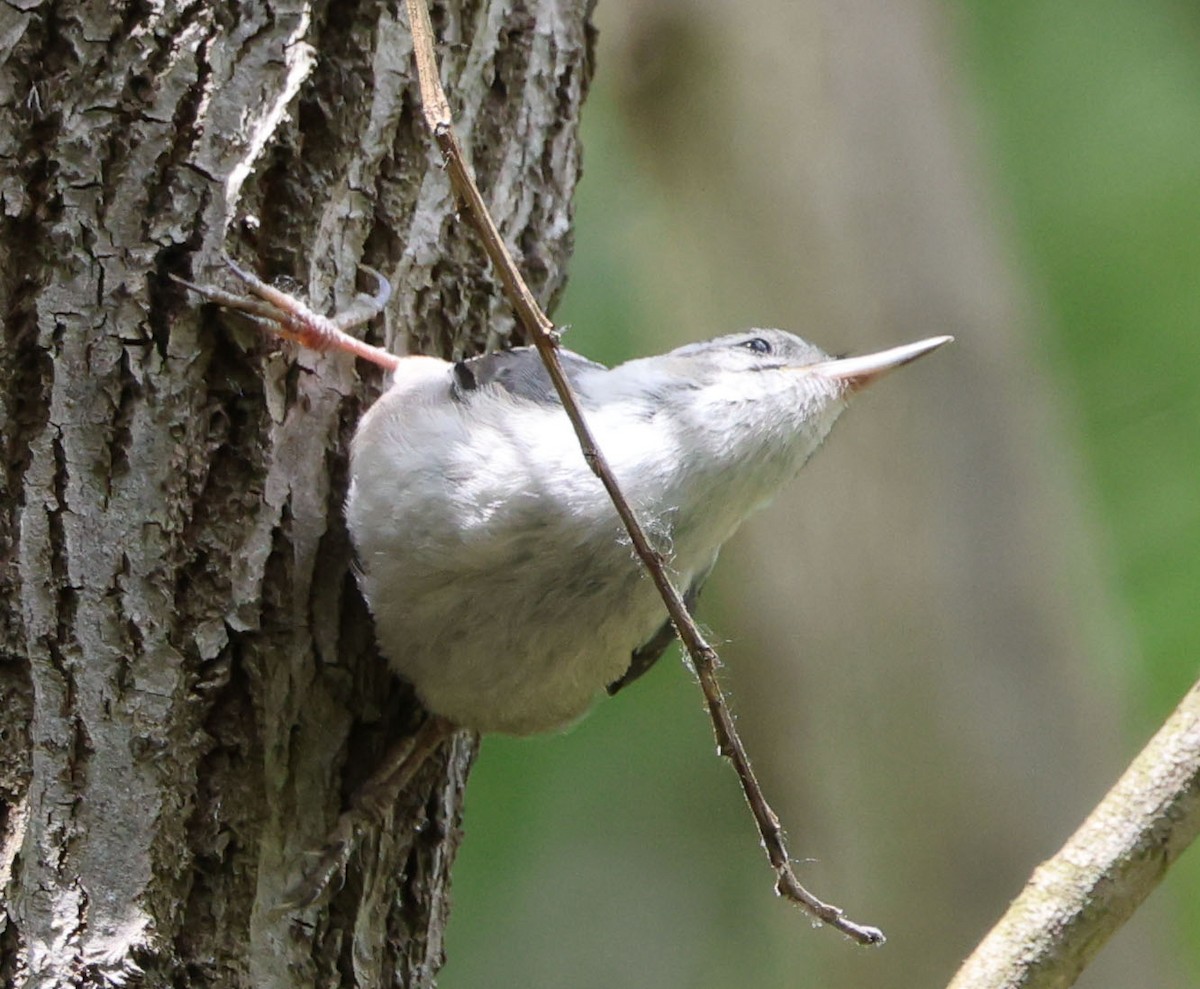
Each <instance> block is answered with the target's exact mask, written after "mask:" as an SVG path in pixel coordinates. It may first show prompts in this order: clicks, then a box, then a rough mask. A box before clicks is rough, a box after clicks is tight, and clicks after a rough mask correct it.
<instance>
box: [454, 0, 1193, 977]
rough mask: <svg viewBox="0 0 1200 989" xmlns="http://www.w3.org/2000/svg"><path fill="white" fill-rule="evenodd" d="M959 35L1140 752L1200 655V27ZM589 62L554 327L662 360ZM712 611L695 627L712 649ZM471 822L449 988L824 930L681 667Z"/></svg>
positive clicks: (1183, 917)
mask: <svg viewBox="0 0 1200 989" xmlns="http://www.w3.org/2000/svg"><path fill="white" fill-rule="evenodd" d="M943 12H944V13H945V14H946V15H947V17H948V23H949V25H950V27H951V28H953V31H952V32H949V33H947V43H954V44H958V45H959V46H960V52H959V58H960V61H961V72H960V75H961V77H962V78H963V79H966V80H968V81H969V82H970V84H971V86H972V87H973V91H972V92H971V93H969V94H965V96H966V98H965V100H964V102H965V103H967V104H968V113H970V114H971V115H972V116H973V117H974V118H976V119H977V121H978V122H979V123H980V129H981V130H982V133H983V135H984V140H983V142H982V147H981V148H980V149H977V150H976V152H975V155H976V157H977V158H978V159H979V160H981V161H983V162H985V163H986V165H985V171H986V172H987V173H988V179H989V180H990V182H991V183H992V184H993V186H994V188H995V189H996V190H997V192H998V195H997V197H996V199H997V200H999V201H1002V202H1005V203H1006V204H1007V206H1006V207H1005V209H1004V211H1003V213H1004V214H1005V215H1004V216H1002V217H1001V219H1000V222H1001V225H1002V227H1003V228H1004V229H1002V231H1001V234H1002V236H1004V237H1007V238H1008V239H1009V242H1010V244H1011V245H1012V246H1013V247H1014V248H1015V251H1016V258H1015V263H1016V266H1017V267H1018V268H1019V270H1020V272H1021V275H1022V277H1023V278H1024V279H1025V281H1026V283H1027V285H1028V286H1029V287H1030V290H1031V292H1032V295H1033V297H1034V299H1035V300H1036V302H1037V305H1038V307H1039V309H1040V312H1039V314H1038V315H1039V325H1040V326H1041V327H1042V328H1043V329H1044V330H1045V333H1046V336H1045V337H1044V339H1042V340H1040V341H1038V351H1037V353H1038V356H1040V357H1041V358H1042V359H1044V360H1046V361H1047V362H1049V364H1050V365H1051V370H1052V375H1053V378H1054V380H1055V382H1056V384H1057V385H1058V386H1059V388H1060V402H1059V407H1060V409H1061V410H1062V411H1063V413H1064V414H1065V415H1066V416H1067V417H1068V418H1069V419H1071V420H1073V424H1074V428H1075V431H1076V434H1077V437H1078V439H1079V442H1080V444H1081V453H1082V458H1083V462H1084V464H1085V468H1086V470H1087V471H1088V477H1087V479H1086V480H1087V483H1088V488H1087V490H1086V491H1085V492H1084V495H1085V497H1088V498H1090V499H1092V501H1093V502H1094V505H1093V506H1092V507H1093V508H1094V510H1095V513H1096V514H1098V515H1099V517H1100V520H1101V523H1102V526H1103V529H1104V531H1105V533H1106V534H1107V535H1108V537H1109V538H1110V540H1111V545H1110V547H1108V548H1107V552H1106V553H1102V554H1101V555H1102V556H1106V557H1107V558H1108V559H1107V560H1106V562H1108V563H1109V564H1110V565H1111V567H1112V570H1113V573H1114V574H1115V578H1114V579H1115V581H1116V583H1117V585H1118V586H1117V594H1116V595H1115V597H1116V600H1118V601H1119V603H1120V604H1121V605H1122V606H1123V607H1125V608H1127V609H1128V612H1129V616H1130V619H1129V620H1130V622H1131V623H1132V625H1133V627H1134V629H1135V632H1136V646H1137V650H1138V651H1137V654H1136V655H1134V656H1130V657H1128V659H1127V661H1128V662H1129V663H1130V664H1137V668H1136V670H1135V671H1134V674H1133V675H1131V676H1130V677H1129V679H1128V682H1129V683H1131V684H1132V685H1133V686H1134V689H1136V690H1137V691H1138V692H1139V697H1138V698H1137V703H1136V705H1135V707H1134V718H1135V723H1133V724H1131V725H1129V740H1130V741H1129V753H1130V755H1132V753H1133V752H1134V751H1136V748H1137V747H1138V746H1140V744H1141V742H1142V741H1143V740H1144V739H1145V738H1146V737H1147V736H1148V735H1149V733H1150V732H1151V731H1152V730H1153V729H1154V728H1155V727H1156V726H1157V724H1158V723H1159V722H1160V721H1161V719H1162V717H1163V715H1165V713H1166V712H1167V711H1168V710H1169V709H1170V708H1171V707H1172V706H1173V705H1174V703H1175V702H1176V701H1177V699H1178V698H1179V697H1180V696H1181V695H1182V693H1183V692H1184V690H1185V689H1186V688H1187V685H1188V684H1189V683H1190V682H1191V680H1192V679H1193V678H1194V677H1195V675H1196V660H1195V657H1196V656H1197V655H1200V622H1198V621H1197V619H1196V614H1197V606H1196V598H1197V589H1200V388H1198V387H1197V385H1196V376H1197V369H1198V368H1200V332H1198V330H1197V324H1198V322H1200V278H1197V277H1196V274H1195V272H1196V271H1197V269H1198V268H1200V257H1198V255H1200V229H1198V228H1200V166H1198V163H1200V14H1198V13H1197V10H1196V8H1195V7H1194V6H1192V5H1188V4H1184V3H1179V2H1173V0H1143V2H1140V3H1135V2H1133V0H1097V2H1095V3H1090V4H1085V5H1080V4H1074V5H1073V4H1067V3H1062V2H1058V3H1054V2H1050V0H1010V2H1008V3H1002V4H997V3H992V2H990V0H967V2H966V3H962V4H954V5H946V7H945V8H944V9H943ZM600 56H601V57H600V65H601V75H600V80H599V84H598V86H597V90H596V92H595V93H594V94H593V96H592V98H591V100H590V102H589V104H588V107H587V110H586V113H585V120H584V131H585V135H584V141H585V148H586V157H585V165H586V176H585V179H584V181H583V183H582V185H581V186H580V190H579V200H578V210H577V221H578V222H577V234H576V236H577V250H576V258H575V262H574V265H573V274H572V281H571V285H570V288H569V290H568V293H567V296H566V299H565V302H564V305H563V306H562V308H561V310H560V311H559V312H558V313H557V314H556V318H557V319H558V321H559V322H560V323H564V324H569V325H570V329H569V331H568V336H567V338H566V343H567V345H568V346H569V347H571V348H572V349H575V350H579V351H581V352H583V353H586V354H588V355H589V356H591V357H594V358H597V359H601V360H605V361H609V362H613V361H617V360H620V359H622V358H624V357H626V356H630V355H631V352H633V351H636V352H638V353H645V352H649V351H652V350H653V349H655V346H656V345H655V343H654V342H653V327H655V326H658V325H660V324H661V323H662V322H663V321H664V320H666V319H669V312H666V311H663V309H662V307H663V306H664V303H663V302H662V301H661V300H659V299H658V297H657V296H656V294H655V292H654V286H653V285H650V284H648V283H647V282H646V281H645V279H646V278H647V277H648V276H647V275H645V274H644V273H643V272H642V271H641V270H640V269H639V268H638V266H637V265H636V264H635V263H633V262H632V261H631V258H633V257H635V256H636V253H637V252H636V251H634V250H633V249H632V245H633V244H635V243H636V242H638V241H641V240H644V239H646V238H648V237H658V236H661V233H655V232H653V231H654V230H655V218H654V213H655V209H656V207H655V203H654V189H653V187H651V186H650V185H649V184H648V183H649V180H646V179H643V178H642V177H640V176H639V174H638V171H637V169H636V167H635V166H634V164H633V161H634V156H633V155H632V154H631V150H630V149H629V148H628V147H626V146H625V138H624V135H623V131H622V122H621V120H620V119H619V116H618V114H617V112H616V109H615V107H614V105H613V103H612V101H611V100H610V99H608V98H607V97H606V92H605V90H606V86H605V83H604V67H605V64H606V60H605V57H604V41H603V40H602V41H601V46H600ZM644 153H645V151H644V149H643V155H644ZM663 249H669V245H665V246H664V248H663ZM647 328H651V329H649V330H648V329H647ZM715 607H717V608H719V603H718V602H714V601H707V602H706V603H705V609H704V611H703V613H702V617H707V618H708V620H709V621H713V622H714V624H717V625H718V627H720V624H719V623H717V622H716V621H715V619H713V617H712V615H713V614H714V613H715ZM680 822H685V824H684V825H681V824H680ZM685 825H686V826H685ZM465 826H466V829H467V838H466V841H465V843H464V845H463V847H462V851H461V853H460V857H459V861H458V863H457V865H456V868H455V874H454V890H455V905H454V913H453V917H452V923H451V929H450V936H449V944H448V954H449V963H448V965H447V967H446V969H445V970H444V972H443V975H442V977H441V984H442V985H443V986H444V987H448V989H459V987H483V986H508V985H521V986H526V987H550V986H567V985H569V986H571V987H572V989H587V987H590V986H597V987H599V986H605V987H608V986H613V985H618V986H623V985H643V986H655V987H667V986H673V985H678V986H689V987H697V986H699V987H705V986H712V987H718V986H720V987H727V986H730V985H756V986H759V985H761V986H773V985H782V984H787V983H791V982H793V981H794V979H795V973H796V970H797V969H796V964H797V963H796V960H795V957H794V956H795V955H796V953H797V946H796V939H797V937H800V936H803V935H804V934H806V933H807V931H806V930H805V929H804V923H803V921H802V920H801V919H799V918H798V917H797V916H796V914H795V913H794V912H793V911H791V910H790V909H788V908H786V907H784V906H783V905H782V904H780V903H778V902H777V901H776V900H775V899H774V898H773V897H772V896H771V894H770V881H771V880H770V874H769V872H768V871H767V869H766V867H765V865H764V863H763V862H762V861H760V850H759V848H758V847H757V842H756V841H755V838H754V836H753V834H752V830H751V824H750V821H749V818H748V817H747V816H746V814H745V811H744V808H743V806H742V804H741V801H740V796H739V795H738V793H737V790H736V785H735V783H734V780H733V777H732V774H731V773H729V772H728V770H727V768H726V767H725V766H724V765H723V764H722V763H721V761H720V760H718V759H717V758H715V756H714V755H713V744H712V737H711V733H710V730H709V728H708V725H707V721H706V719H705V717H704V714H703V712H702V710H701V703H700V697H699V692H698V691H697V690H696V688H695V686H694V685H693V684H692V683H691V678H690V676H688V675H686V674H684V673H683V672H682V671H681V670H680V668H679V662H678V659H677V656H676V654H675V653H672V654H670V655H669V656H668V657H667V658H665V659H664V660H663V662H662V663H660V664H659V666H658V668H656V669H655V670H654V671H652V673H651V674H650V675H649V676H647V677H646V679H645V681H644V682H642V683H639V684H638V685H637V686H636V687H635V688H634V689H631V690H630V691H628V692H627V693H626V694H623V695H622V696H620V697H618V698H616V699H614V700H611V701H607V702H604V703H602V704H601V705H600V707H599V708H598V709H597V710H596V711H595V712H594V713H593V714H592V715H590V716H589V718H588V719H587V720H585V721H584V722H583V723H581V724H580V725H578V726H576V727H575V728H574V729H572V730H571V731H569V732H567V733H566V734H564V735H562V736H557V737H548V738H538V739H531V740H521V741H518V740H511V739H502V738H489V739H487V740H486V741H485V743H484V745H483V753H482V756H481V758H480V760H479V764H478V766H477V767H476V770H475V772H474V776H473V779H472V781H471V786H470V788H469V791H468V795H467V812H466V822H465ZM1063 837H1064V838H1065V835H1064V836H1063ZM1029 864H1030V867H1031V868H1032V866H1033V865H1034V864H1035V863H1033V862H1030V863H1029ZM651 876H652V877H653V881H650V879H649V878H648V877H651ZM639 880H642V881H639ZM813 885H814V888H816V889H817V891H818V892H824V890H823V889H822V888H821V886H820V884H819V883H818V882H817V881H816V880H814V882H813ZM1197 891H1200V861H1198V860H1197V855H1196V853H1195V852H1192V853H1190V855H1188V856H1185V858H1184V860H1183V861H1182V863H1181V865H1180V867H1179V868H1177V869H1176V871H1175V873H1174V874H1173V875H1172V876H1171V877H1170V879H1169V880H1168V882H1167V885H1166V888H1165V889H1164V890H1163V891H1161V892H1160V893H1159V894H1157V895H1158V896H1168V897H1171V898H1172V900H1173V910H1172V911H1171V912H1170V915H1171V917H1172V922H1173V923H1174V924H1175V925H1176V927H1175V930H1174V932H1173V934H1174V936H1173V938H1171V940H1172V941H1173V943H1174V944H1176V945H1178V946H1179V947H1180V950H1181V952H1183V953H1185V954H1187V953H1190V958H1188V959H1187V962H1188V964H1189V966H1190V969H1189V971H1190V973H1191V980H1190V981H1191V984H1200V935H1198V934H1197V932H1200V895H1198V893H1197ZM999 906H1000V904H997V909H998V908H999ZM859 919H863V920H869V921H883V920H885V919H886V918H879V917H862V918H859ZM885 926H886V925H885ZM710 942H711V943H710ZM717 942H719V944H718V943H717ZM847 957H848V958H849V955H848V956H847ZM855 957H856V958H857V957H858V956H857V955H856V956H855ZM856 963H857V962H856ZM818 964H819V963H818ZM810 974H811V975H812V976H813V979H812V984H820V982H821V980H820V976H821V973H820V972H819V971H816V972H811V973H810ZM948 975H949V973H947V976H948ZM864 984H868V982H864ZM869 984H874V985H881V984H883V983H882V982H880V981H870V982H869Z"/></svg>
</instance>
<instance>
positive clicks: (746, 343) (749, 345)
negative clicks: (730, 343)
mask: <svg viewBox="0 0 1200 989" xmlns="http://www.w3.org/2000/svg"><path fill="white" fill-rule="evenodd" d="M741 346H743V347H745V348H746V349H747V350H749V351H752V352H753V353H756V354H769V353H770V352H771V344H770V343H768V342H767V341H766V340H764V339H763V338H762V337H753V338H752V339H750V340H743V341H742V343H741Z"/></svg>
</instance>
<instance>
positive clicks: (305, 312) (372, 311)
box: [171, 258, 400, 371]
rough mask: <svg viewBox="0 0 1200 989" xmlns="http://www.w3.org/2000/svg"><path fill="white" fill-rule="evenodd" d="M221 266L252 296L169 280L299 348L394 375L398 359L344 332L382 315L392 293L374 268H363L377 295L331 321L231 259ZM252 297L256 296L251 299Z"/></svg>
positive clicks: (385, 280)
mask: <svg viewBox="0 0 1200 989" xmlns="http://www.w3.org/2000/svg"><path fill="white" fill-rule="evenodd" d="M225 263H226V264H228V265H229V267H230V269H231V270H232V271H233V273H234V274H235V275H237V276H238V278H240V279H241V280H242V281H243V282H245V284H246V287H247V288H248V289H249V290H250V292H251V293H253V295H252V296H244V295H234V294H232V293H230V292H225V291H222V290H221V289H217V288H211V287H209V286H206V285H196V284H195V283H193V282H189V281H186V280H184V279H182V278H179V277H178V276H176V275H172V276H171V277H172V278H174V279H175V281H177V282H179V283H180V284H181V285H186V286H187V287H188V288H190V289H191V290H192V291H193V292H196V293H198V294H199V295H202V296H204V297H205V298H206V299H208V300H209V301H210V302H215V303H216V304H217V305H219V306H225V307H226V308H227V309H235V310H237V311H238V312H243V313H245V314H246V315H248V316H249V317H250V318H251V319H253V320H254V321H255V322H256V323H259V324H262V325H264V326H266V327H267V328H268V329H270V330H271V331H272V332H274V333H278V334H279V335H280V336H282V337H286V338H287V339H288V340H294V341H295V342H296V343H298V344H300V345H301V346H303V347H308V348H310V349H312V350H321V351H324V350H345V351H348V352H349V353H351V354H354V355H355V356H357V357H361V358H363V359H364V360H368V361H371V362H372V363H373V364H378V365H379V366H380V367H383V368H387V369H388V370H389V371H390V370H395V368H396V367H397V365H399V363H400V358H399V357H397V356H396V355H395V354H392V353H389V352H388V351H386V350H384V349H383V348H382V347H373V346H372V345H371V344H369V343H364V342H363V341H362V340H359V339H358V338H357V337H352V336H351V335H350V334H349V333H347V332H346V331H347V330H349V329H351V328H352V327H355V326H361V325H362V324H363V323H366V322H368V321H369V320H371V319H373V318H374V317H375V316H377V315H379V313H380V312H382V311H383V307H384V306H385V305H387V301H388V298H389V297H390V296H391V293H392V289H391V286H390V285H389V284H388V281H387V279H386V278H384V277H383V275H381V274H380V273H379V272H378V271H376V270H375V269H373V268H367V266H366V265H362V267H363V268H364V269H365V270H366V271H367V272H368V273H369V274H371V275H373V276H374V277H375V279H376V281H377V282H378V283H379V284H378V287H377V289H376V291H375V294H374V295H373V296H372V297H371V298H370V299H369V300H367V301H366V302H364V303H362V304H360V305H357V306H355V307H354V308H353V309H349V310H347V311H346V312H343V313H339V314H338V315H336V316H333V317H332V318H330V317H326V316H322V315H321V314H320V313H316V312H313V311H312V310H311V309H309V308H308V306H306V305H305V304H304V303H303V302H301V301H300V300H299V299H297V298H295V297H294V296H291V295H288V293H286V292H281V291H280V290H279V289H277V288H274V287H273V286H271V285H268V284H267V283H266V282H264V281H263V280H262V279H261V278H259V277H258V276H257V275H254V274H252V273H251V272H249V271H247V270H246V269H245V268H242V267H240V266H239V265H237V264H235V263H234V262H233V261H232V260H230V259H229V258H226V259H225ZM253 296H257V298H254V297H253Z"/></svg>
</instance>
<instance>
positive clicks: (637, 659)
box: [608, 560, 716, 697]
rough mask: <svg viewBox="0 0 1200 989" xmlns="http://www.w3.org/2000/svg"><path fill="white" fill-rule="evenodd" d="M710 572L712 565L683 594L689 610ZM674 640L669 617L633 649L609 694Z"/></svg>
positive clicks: (626, 683)
mask: <svg viewBox="0 0 1200 989" xmlns="http://www.w3.org/2000/svg"><path fill="white" fill-rule="evenodd" d="M715 563H716V560H713V564H715ZM710 573H712V565H710V566H709V568H708V569H707V570H705V571H704V573H702V574H700V576H698V577H697V578H696V579H695V580H693V581H692V586H691V587H689V588H688V589H687V593H686V594H685V595H684V596H683V603H684V604H685V605H687V610H688V611H689V612H693V611H695V609H696V602H697V601H698V600H699V598H700V591H701V590H702V589H703V587H704V582H705V581H706V580H707V579H708V575H709V574H710ZM674 641H675V626H674V625H672V624H671V619H669V618H668V619H667V620H666V621H665V622H663V623H662V625H660V626H659V629H658V631H657V632H655V633H654V634H653V635H652V636H650V638H649V639H648V640H647V641H646V642H644V643H643V644H642V645H640V646H638V647H637V648H636V649H635V650H634V651H633V655H632V656H630V658H629V669H627V670H626V671H625V672H624V673H622V674H621V677H620V679H618V680H614V681H613V682H612V683H610V684H609V685H608V696H609V697H612V696H613V695H614V694H615V693H616V692H617V691H618V690H623V689H624V688H625V687H628V686H629V685H630V684H631V683H633V681H634V680H636V679H637V678H638V677H640V676H641V675H642V674H643V673H645V672H646V671H647V670H649V669H650V667H651V666H653V665H654V664H655V663H657V662H658V661H659V660H660V659H661V658H662V654H663V653H665V652H666V651H667V648H668V647H669V646H670V645H671V643H672V642H674Z"/></svg>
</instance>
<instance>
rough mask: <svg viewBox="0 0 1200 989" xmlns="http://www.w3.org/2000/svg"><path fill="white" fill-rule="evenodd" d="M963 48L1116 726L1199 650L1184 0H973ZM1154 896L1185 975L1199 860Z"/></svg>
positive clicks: (1191, 168)
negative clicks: (1079, 514)
mask: <svg viewBox="0 0 1200 989" xmlns="http://www.w3.org/2000/svg"><path fill="white" fill-rule="evenodd" d="M958 12H959V14H960V15H961V19H960V21H959V26H960V27H961V28H962V32H961V38H962V40H963V41H964V42H965V48H964V53H965V58H964V62H965V65H966V68H967V69H968V71H969V72H970V73H971V74H972V75H973V78H974V83H975V94H974V95H975V97H976V99H977V101H978V104H979V106H980V107H981V109H982V114H981V117H982V119H983V121H984V123H985V129H987V130H988V140H987V149H986V151H985V154H986V156H987V157H988V158H989V159H990V161H991V163H992V178H993V180H994V181H995V182H996V183H997V185H998V186H999V187H1000V190H1001V192H1002V193H1003V195H1004V197H1005V198H1006V200H1007V201H1008V202H1009V203H1011V204H1012V218H1013V221H1014V226H1015V233H1016V238H1017V240H1018V242H1019V247H1020V250H1021V252H1022V254H1023V261H1022V266H1023V274H1024V276H1025V277H1026V279H1027V281H1028V283H1029V284H1030V286H1031V288H1032V290H1033V292H1034V293H1035V295H1036V297H1037V298H1038V300H1039V301H1040V303H1041V304H1042V306H1043V309H1044V311H1043V313H1042V316H1043V325H1044V326H1045V328H1046V329H1047V331H1048V335H1047V337H1046V339H1045V340H1044V341H1042V353H1043V355H1044V356H1045V357H1046V359H1047V360H1049V361H1050V362H1051V363H1052V365H1053V371H1054V376H1055V378H1056V380H1057V382H1058V383H1059V384H1060V386H1061V388H1062V391H1063V394H1064V396H1065V398H1066V400H1065V401H1064V402H1063V403H1062V407H1063V408H1064V409H1067V410H1069V412H1070V414H1073V415H1074V417H1075V418H1076V421H1077V425H1078V429H1079V430H1080V433H1081V448H1082V451H1083V455H1084V458H1085V462H1086V464H1087V465H1088V467H1089V469H1090V471H1091V477H1090V479H1089V480H1090V482H1091V492H1092V494H1093V496H1094V498H1095V500H1096V503H1097V505H1098V506H1099V511H1100V515H1101V520H1102V522H1103V524H1104V526H1105V529H1106V530H1107V532H1108V533H1109V534H1110V536H1111V539H1112V547H1111V561H1112V564H1113V567H1114V569H1115V573H1116V579H1117V581H1118V584H1119V587H1118V595H1117V599H1118V600H1119V601H1121V602H1122V603H1123V604H1124V606H1125V607H1126V608H1127V609H1128V612H1129V619H1130V621H1131V622H1132V624H1133V626H1134V629H1135V632H1136V644H1137V646H1138V650H1139V651H1138V653H1137V654H1135V655H1133V656H1129V657H1128V658H1127V661H1128V662H1129V663H1130V664H1138V665H1137V669H1136V670H1135V672H1134V675H1133V676H1131V677H1130V678H1129V680H1128V682H1129V683H1130V684H1131V685H1132V686H1133V688H1134V689H1136V690H1137V691H1139V693H1140V698H1139V699H1138V705H1137V707H1136V708H1135V712H1134V718H1135V723H1134V724H1133V725H1132V726H1131V729H1132V730H1131V732H1130V737H1131V740H1132V741H1135V742H1137V743H1139V744H1140V742H1141V740H1142V739H1144V738H1146V737H1148V736H1149V734H1150V733H1151V732H1153V731H1154V730H1155V729H1156V727H1157V726H1158V724H1159V723H1160V722H1161V721H1162V719H1163V717H1165V715H1166V713H1167V712H1168V711H1170V710H1171V709H1172V708H1173V707H1174V706H1175V704H1176V703H1177V702H1178V700H1179V698H1180V697H1182V695H1183V693H1184V691H1185V690H1186V689H1187V687H1188V685H1189V684H1190V683H1191V682H1192V681H1193V680H1194V679H1195V678H1196V675H1197V668H1198V664H1197V657H1198V656H1200V620H1198V618H1197V616H1198V614H1200V381H1198V380H1197V375H1198V371H1200V277H1198V273H1200V9H1198V8H1197V7H1196V6H1195V5H1194V4H1187V3H1178V2H1174V0H1151V2H1144V3H1134V2H1130V0H1097V2H1095V3H1089V4H1068V3H1054V2H1049V0H1015V2H1009V3H1003V4H996V3H990V2H988V0H971V2H968V3H966V4H964V5H962V7H961V8H958ZM1160 895H1169V896H1171V897H1172V898H1173V899H1174V901H1175V908H1176V911H1177V912H1175V914H1174V916H1175V922H1176V924H1177V925H1178V926H1177V930H1176V932H1175V935H1176V936H1175V937H1174V938H1173V942H1174V943H1175V944H1177V945H1179V946H1180V947H1181V950H1183V951H1186V952H1187V953H1189V955H1190V959H1189V969H1190V972H1191V973H1192V979H1191V983H1192V984H1193V985H1196V984H1200V859H1198V858H1197V855H1196V853H1195V851H1192V852H1191V853H1189V854H1188V855H1187V856H1185V857H1184V858H1183V859H1182V860H1181V862H1180V864H1179V866H1177V868H1176V869H1175V871H1174V873H1173V874H1172V876H1171V877H1170V878H1169V880H1168V882H1167V885H1166V888H1165V890H1164V891H1163V893H1162V894H1160Z"/></svg>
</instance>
